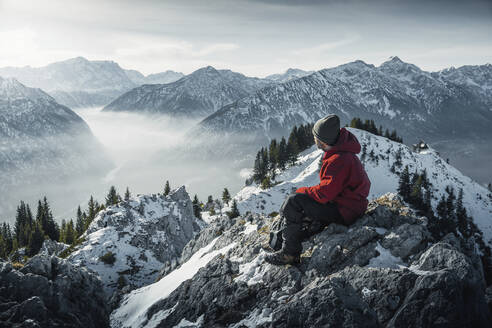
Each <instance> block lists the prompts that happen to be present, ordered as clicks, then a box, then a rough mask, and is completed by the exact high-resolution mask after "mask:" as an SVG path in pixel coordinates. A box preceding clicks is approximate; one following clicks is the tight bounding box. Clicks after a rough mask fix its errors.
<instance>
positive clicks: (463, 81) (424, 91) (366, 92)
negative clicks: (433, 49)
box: [188, 57, 492, 182]
mask: <svg viewBox="0 0 492 328" xmlns="http://www.w3.org/2000/svg"><path fill="white" fill-rule="evenodd" d="M491 108H492V65H491V64H486V65H478V66H462V67H460V68H450V69H446V70H442V71H439V72H426V71H423V70H421V69H419V68H418V67H417V66H415V65H413V64H409V63H405V62H403V61H401V60H400V59H399V58H398V57H392V58H391V59H390V60H388V61H386V62H384V63H382V64H381V65H380V66H379V67H376V66H374V65H372V64H367V63H365V62H363V61H361V60H357V61H354V62H351V63H347V64H343V65H340V66H337V67H334V68H328V69H323V70H320V71H317V72H314V73H312V74H310V75H307V76H304V77H301V78H297V79H292V80H290V81H287V82H283V83H276V84H272V85H269V86H266V87H264V88H262V89H260V90H258V91H256V92H255V93H254V94H251V95H249V96H247V97H244V98H241V99H238V100H236V101H234V102H232V103H230V104H228V105H225V106H224V107H222V108H221V109H219V110H217V111H216V112H215V113H213V114H211V115H209V116H208V117H206V118H205V119H203V120H202V121H201V122H200V123H199V124H198V125H197V126H195V127H194V128H192V129H191V131H190V132H189V133H188V135H189V136H190V140H194V141H197V140H203V143H202V144H200V143H198V145H197V146H196V147H195V148H197V149H203V148H204V147H207V145H213V146H211V147H208V148H207V150H208V151H211V152H215V153H220V152H222V154H224V153H231V152H237V151H238V150H239V149H241V150H244V153H248V152H251V149H250V145H258V144H260V145H263V146H266V145H268V144H269V142H270V140H271V139H273V138H280V137H281V136H287V134H288V133H289V132H290V131H291V129H292V127H293V126H294V125H300V124H306V123H313V122H315V121H316V120H318V119H319V118H321V117H324V116H325V115H327V114H330V113H334V114H337V115H338V116H339V117H340V119H341V122H342V124H349V123H350V121H351V119H352V118H354V117H359V118H361V119H362V120H374V122H376V125H377V126H379V125H381V126H383V128H389V129H390V130H392V129H396V130H397V133H398V135H400V136H402V137H403V141H404V142H405V143H406V144H408V145H410V144H412V143H416V142H417V141H419V140H424V141H426V142H427V143H429V144H431V145H435V148H436V149H437V150H438V151H439V152H441V155H442V156H443V157H445V158H446V157H447V158H451V160H452V161H457V162H458V164H459V167H460V168H462V169H463V170H464V171H465V172H466V173H467V174H469V175H471V176H472V177H473V178H475V179H477V180H478V181H481V182H487V181H488V179H490V175H489V174H488V172H487V170H486V169H485V168H484V167H482V166H483V165H481V164H480V163H484V162H486V161H488V159H489V157H490V141H491V140H492V132H491V130H490V128H489V126H490V125H491V124H492V110H491ZM212 141H214V142H212ZM238 145H240V146H238ZM463 155H466V157H465V158H464V156H463Z"/></svg>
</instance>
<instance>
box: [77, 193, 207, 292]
mask: <svg viewBox="0 0 492 328" xmlns="http://www.w3.org/2000/svg"><path fill="white" fill-rule="evenodd" d="M141 206H143V212H142V213H140V211H139V210H140V207H141ZM204 226H205V223H204V222H203V221H201V220H199V219H197V218H195V216H194V215H193V210H192V203H191V200H190V198H189V195H188V193H187V192H186V190H185V187H184V186H182V187H180V188H177V189H175V190H173V191H172V192H171V193H170V194H169V195H167V196H164V195H138V196H135V197H132V198H131V199H130V201H128V202H126V201H123V202H120V203H118V204H117V205H114V206H110V207H108V208H107V209H105V210H103V211H101V212H100V213H99V214H98V215H97V217H96V218H95V219H94V221H93V222H92V223H91V225H90V226H89V228H88V229H87V231H86V232H85V233H84V234H83V235H82V237H85V241H84V242H83V243H82V244H81V245H80V246H78V247H77V249H76V251H75V252H73V253H72V254H70V256H69V257H68V260H69V261H70V262H72V263H74V264H76V265H79V266H86V267H88V268H90V269H92V270H94V271H96V272H97V273H98V274H99V275H100V276H101V279H102V281H103V283H104V287H105V291H106V294H107V296H108V298H109V297H110V296H111V295H112V293H113V292H114V291H115V290H116V288H117V285H118V278H119V277H120V276H123V277H124V278H125V280H126V282H127V284H129V285H130V286H131V287H132V288H136V287H141V286H144V285H148V284H150V283H152V282H154V280H155V278H156V276H157V273H158V271H159V270H160V269H161V267H162V266H163V265H164V264H165V263H166V262H173V261H176V259H177V258H178V257H179V256H180V255H181V251H182V249H183V247H184V246H185V245H186V243H188V241H189V240H190V239H192V238H193V237H194V236H195V235H196V234H197V233H198V232H199V231H200V229H202V228H203V227H204ZM108 252H112V253H113V254H114V255H115V258H116V261H115V262H114V264H112V265H110V264H105V263H104V262H102V261H101V260H100V259H99V257H100V256H102V255H104V254H106V253H108Z"/></svg>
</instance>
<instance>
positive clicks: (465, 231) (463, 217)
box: [456, 188, 470, 237]
mask: <svg viewBox="0 0 492 328" xmlns="http://www.w3.org/2000/svg"><path fill="white" fill-rule="evenodd" d="M456 219H457V221H458V230H459V231H460V232H461V234H462V235H463V236H464V237H469V236H470V227H469V218H468V214H467V213H466V208H465V207H464V206H463V188H460V190H459V192H458V198H457V199H456Z"/></svg>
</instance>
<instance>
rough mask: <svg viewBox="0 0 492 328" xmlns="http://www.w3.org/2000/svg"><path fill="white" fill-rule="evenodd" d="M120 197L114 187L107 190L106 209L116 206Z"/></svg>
mask: <svg viewBox="0 0 492 328" xmlns="http://www.w3.org/2000/svg"><path fill="white" fill-rule="evenodd" d="M119 199H120V197H119V195H118V193H117V192H116V188H115V186H111V187H110V188H109V192H108V195H107V196H106V207H107V206H111V205H116V204H118V201H119Z"/></svg>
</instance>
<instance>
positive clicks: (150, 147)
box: [0, 107, 253, 224]
mask: <svg viewBox="0 0 492 328" xmlns="http://www.w3.org/2000/svg"><path fill="white" fill-rule="evenodd" d="M74 111H75V112H76V113H77V114H78V115H80V116H81V117H82V118H83V119H84V120H85V121H86V122H87V124H88V125H89V127H90V129H91V131H92V133H93V134H94V136H95V137H96V138H97V139H98V140H99V142H100V143H101V144H102V145H103V148H104V149H105V151H106V154H107V155H108V156H104V155H103V154H101V156H100V158H101V160H102V161H108V158H109V160H110V161H112V163H101V164H105V165H110V166H111V167H113V169H111V170H110V171H108V172H107V174H105V175H104V176H91V175H90V174H88V175H85V176H84V177H83V178H76V177H71V178H67V179H64V182H63V183H60V182H54V181H50V179H43V181H42V182H41V183H35V184H32V185H29V186H25V185H23V186H18V188H15V190H9V197H8V206H7V205H5V206H4V205H2V209H1V213H0V218H1V219H2V221H7V222H10V223H11V224H13V222H14V218H15V208H16V207H17V205H18V204H19V201H20V200H24V201H25V202H27V203H29V204H30V206H31V210H32V211H33V214H34V215H36V213H35V211H36V207H37V200H38V199H41V198H42V197H43V196H44V195H46V196H47V198H48V202H49V203H50V205H51V208H52V210H53V214H54V216H55V218H56V219H57V221H58V222H60V221H61V219H70V218H74V217H75V212H76V210H77V206H78V205H79V204H80V205H81V207H82V210H84V209H85V208H86V206H87V201H88V199H89V197H90V196H91V195H93V196H94V198H95V199H96V200H98V201H99V202H104V201H105V196H106V194H107V191H108V190H109V188H110V186H111V185H114V186H115V187H116V189H117V191H118V192H119V194H120V195H121V196H123V194H124V191H125V189H126V187H127V186H128V187H129V189H130V192H131V193H132V194H133V195H135V194H151V193H158V192H162V191H163V189H164V185H165V182H166V180H169V182H170V185H171V188H172V189H174V188H176V187H178V186H181V185H185V187H186V190H187V191H188V193H189V194H190V197H193V196H194V194H197V195H198V197H199V199H200V201H206V199H207V196H208V195H212V196H213V197H214V198H220V197H221V195H222V190H223V189H224V187H227V188H228V189H229V191H230V192H231V193H232V194H233V193H236V192H237V191H239V189H240V188H241V187H242V186H244V181H245V179H246V178H247V176H248V173H249V172H250V170H251V167H252V164H253V163H252V160H251V159H250V158H248V159H246V160H242V161H238V160H239V159H240V158H231V157H230V156H228V157H224V156H212V155H211V156H208V158H206V157H205V156H203V152H201V154H200V156H199V159H196V158H195V159H190V156H188V155H193V154H189V153H188V152H189V151H190V150H189V143H188V142H187V141H185V140H186V139H185V134H186V132H187V131H188V130H189V129H190V128H191V127H193V126H194V125H196V124H197V123H198V122H199V120H188V119H171V118H169V117H166V116H146V115H141V114H134V113H127V112H119V113H117V112H102V111H101V107H94V108H80V109H74ZM201 141H202V140H201ZM239 156H242V155H239ZM97 157H99V156H96V158H97ZM242 158H243V159H244V156H243V157H242Z"/></svg>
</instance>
